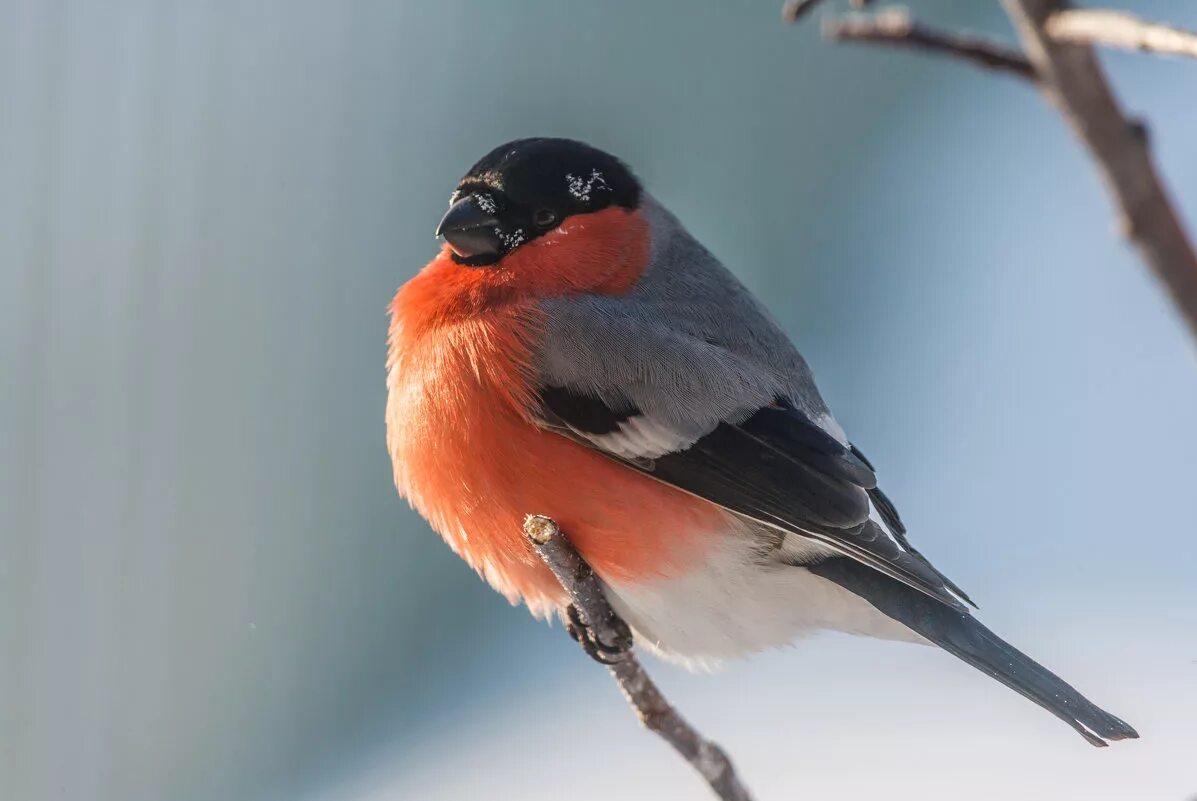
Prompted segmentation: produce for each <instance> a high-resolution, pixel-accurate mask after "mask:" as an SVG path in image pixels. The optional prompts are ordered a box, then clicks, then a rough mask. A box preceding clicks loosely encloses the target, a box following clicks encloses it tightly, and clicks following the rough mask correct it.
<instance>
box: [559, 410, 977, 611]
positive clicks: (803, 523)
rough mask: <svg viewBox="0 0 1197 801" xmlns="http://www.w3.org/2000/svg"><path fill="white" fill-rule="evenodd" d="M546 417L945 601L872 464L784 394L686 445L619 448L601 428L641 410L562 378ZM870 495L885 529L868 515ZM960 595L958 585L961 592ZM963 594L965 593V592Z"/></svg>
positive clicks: (947, 592) (615, 426)
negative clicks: (606, 440) (636, 451)
mask: <svg viewBox="0 0 1197 801" xmlns="http://www.w3.org/2000/svg"><path fill="white" fill-rule="evenodd" d="M540 400H541V407H542V414H543V418H544V424H545V425H546V427H548V428H550V429H552V430H554V431H557V432H558V433H562V434H564V435H566V436H569V437H571V438H572V439H574V440H576V441H578V442H580V443H582V444H584V445H587V446H588V447H592V448H594V449H596V450H598V451H600V452H602V453H605V454H607V455H608V456H611V457H612V458H615V459H618V460H619V461H621V462H623V463H625V464H627V465H629V466H630V467H632V468H634V469H637V470H640V471H641V472H644V473H647V474H648V475H651V476H652V477H653V478H656V479H657V480H659V481H663V482H665V483H666V484H670V485H672V486H675V487H678V488H679V489H683V490H686V491H687V492H690V493H693V494H694V495H697V496H699V497H701V498H705V499H706V500H708V501H711V502H712V503H715V504H718V505H720V506H722V507H724V508H725V509H728V510H730V511H732V512H735V513H737V514H740V515H743V516H745V517H748V518H751V519H753V520H757V521H759V522H761V523H764V524H767V525H769V526H772V527H774V528H777V529H780V530H783V531H789V532H793V533H795V534H800V535H802V536H806V537H810V538H812V539H815V540H818V541H820V542H822V543H824V544H825V545H828V546H829V547H831V548H833V549H835V550H837V551H839V552H841V553H844V554H846V555H848V556H850V557H852V558H854V559H856V560H857V561H860V562H862V563H864V564H866V565H868V566H870V567H872V568H874V569H876V570H878V571H880V572H882V573H885V574H886V575H889V576H891V577H893V578H895V579H898V580H899V581H902V582H904V583H906V584H908V585H910V586H911V587H913V588H915V589H917V590H920V591H921V592H923V593H925V594H927V595H929V596H931V597H933V598H936V599H937V600H939V601H942V602H944V603H946V604H948V605H950V606H953V607H957V608H960V607H961V604H960V601H959V600H958V599H957V597H956V596H955V595H953V593H954V592H955V593H958V590H956V588H955V585H953V584H952V583H951V582H950V581H948V579H947V578H945V577H944V576H943V575H941V574H940V573H939V571H937V570H936V569H935V568H934V567H932V566H931V565H930V563H928V562H927V560H926V559H924V558H923V557H922V556H921V555H920V554H919V553H918V551H915V550H914V549H913V548H910V547H909V546H908V545H907V544H906V539H905V529H904V528H902V526H901V521H900V520H899V519H898V517H897V512H896V510H894V508H893V504H891V503H889V500H888V499H887V498H886V497H885V496H884V494H882V493H881V492H880V490H878V489H877V481H876V477H875V476H874V474H873V470H872V467H871V466H870V465H869V463H868V462H867V461H866V460H865V459H864V458H863V456H862V455H861V454H860V452H859V451H857V450H856V449H855V448H850V447H845V446H844V445H842V444H841V443H840V442H839V441H838V440H836V439H835V438H834V437H832V436H831V435H830V434H828V433H827V432H826V431H825V430H824V429H823V428H821V427H820V426H819V425H817V424H816V423H815V422H814V421H813V420H811V419H809V418H808V417H807V416H806V415H805V414H803V413H802V412H801V411H800V410H798V409H797V408H795V407H794V406H793V405H792V404H791V403H789V402H788V401H787V400H786V399H784V398H779V399H778V400H777V401H776V402H775V403H774V404H773V405H771V406H768V407H765V408H762V409H760V410H758V411H757V412H755V413H754V414H752V415H751V416H750V417H748V419H746V420H744V421H743V422H740V423H728V422H723V423H720V424H719V425H717V426H716V427H715V428H714V430H712V431H710V432H709V433H707V434H706V435H705V436H702V437H701V438H699V439H697V441H694V442H693V443H688V444H687V445H686V446H685V447H682V448H680V449H678V450H675V451H672V452H669V453H665V454H663V455H660V454H654V455H652V456H651V457H629V456H627V455H626V453H625V454H624V455H617V454H615V453H612V452H611V450H608V449H607V448H605V447H604V446H603V437H604V436H605V435H611V434H613V433H614V432H617V431H620V430H621V429H622V428H623V427H624V426H625V425H626V424H628V423H629V422H635V421H637V420H638V419H643V418H642V415H641V412H640V410H639V409H636V408H635V407H633V406H632V405H630V404H626V403H625V404H622V405H620V406H619V407H613V406H612V405H608V404H607V403H605V402H603V401H602V400H600V399H598V398H595V397H592V396H588V395H585V394H582V393H578V392H575V391H572V390H570V389H566V388H563V387H543V388H542V389H541V392H540ZM870 501H872V505H873V506H876V508H877V510H878V514H879V515H880V516H881V517H882V520H884V521H885V523H886V525H887V526H889V527H890V528H891V529H894V533H893V536H890V535H889V534H888V533H887V532H886V531H885V530H884V529H883V528H882V527H881V526H879V525H877V523H876V522H874V521H873V520H871V519H869V513H870ZM959 595H960V596H961V597H964V595H963V593H959ZM966 600H967V599H966Z"/></svg>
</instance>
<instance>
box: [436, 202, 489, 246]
mask: <svg viewBox="0 0 1197 801" xmlns="http://www.w3.org/2000/svg"><path fill="white" fill-rule="evenodd" d="M498 225H499V221H498V220H497V219H496V218H495V216H494V215H493V214H489V213H488V212H486V211H485V210H484V209H483V208H482V206H481V205H479V203H478V198H476V197H474V196H473V195H466V196H465V197H463V198H462V199H461V200H459V201H457V202H456V203H454V204H453V205H452V206H450V207H449V210H448V211H447V212H445V216H444V217H442V218H441V223H440V225H438V226H437V227H436V235H437V236H443V237H444V238H445V241H446V242H448V243H449V247H451V248H453V252H454V253H456V254H457V255H458V256H461V257H462V258H465V259H469V258H475V257H485V256H497V255H499V253H500V252H501V251H502V246H503V243H502V240H500V239H499V234H498V232H497V231H496V230H495V229H496V228H497V227H498Z"/></svg>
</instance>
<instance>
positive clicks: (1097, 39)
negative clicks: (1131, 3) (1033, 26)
mask: <svg viewBox="0 0 1197 801" xmlns="http://www.w3.org/2000/svg"><path fill="white" fill-rule="evenodd" d="M1043 30H1044V31H1046V32H1047V35H1048V36H1050V37H1051V38H1052V39H1054V40H1055V41H1057V42H1071V43H1073V44H1089V45H1105V46H1107V47H1118V48H1121V49H1123V50H1143V51H1146V52H1150V53H1158V54H1160V55H1167V56H1188V57H1189V58H1197V32H1194V31H1186V30H1182V29H1180V28H1174V27H1171V26H1169V25H1162V24H1160V23H1157V22H1148V21H1147V20H1143V19H1139V18H1138V17H1136V16H1134V15H1133V14H1127V13H1126V12H1124V11H1109V10H1106V9H1096V8H1094V9H1088V8H1086V9H1080V8H1076V9H1063V10H1061V11H1056V12H1055V13H1053V14H1052V15H1051V16H1049V17H1048V18H1047V19H1046V20H1045V21H1044V23H1043Z"/></svg>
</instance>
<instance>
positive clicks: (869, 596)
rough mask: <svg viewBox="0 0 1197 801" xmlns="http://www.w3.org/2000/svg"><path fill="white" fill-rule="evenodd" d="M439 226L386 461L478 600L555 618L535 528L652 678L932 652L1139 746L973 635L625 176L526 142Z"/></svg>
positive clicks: (700, 255) (552, 583) (739, 296)
mask: <svg viewBox="0 0 1197 801" xmlns="http://www.w3.org/2000/svg"><path fill="white" fill-rule="evenodd" d="M449 202H450V206H449V210H448V212H447V213H446V214H445V216H444V218H443V219H442V220H441V222H440V226H439V227H438V228H437V231H436V232H437V234H438V235H439V236H443V237H444V239H445V245H444V246H443V247H442V249H441V251H440V252H439V253H438V254H437V256H436V257H435V258H434V259H433V260H432V261H431V262H430V263H429V264H428V265H427V266H426V267H425V268H424V269H423V270H422V271H421V272H420V273H419V274H418V275H416V276H415V277H414V278H412V279H411V280H410V281H408V282H407V283H406V284H405V285H404V286H403V287H402V288H400V290H399V292H398V293H397V294H396V296H395V298H394V301H393V302H392V304H391V306H390V312H391V317H392V320H391V327H390V336H389V357H388V378H387V386H388V390H389V393H388V400H387V409H386V422H387V444H388V448H389V450H390V455H391V459H392V461H393V464H394V474H395V483H396V485H397V486H398V489H399V492H400V493H401V494H402V495H403V496H404V497H405V498H407V500H408V501H409V502H410V503H411V504H412V506H413V507H415V509H417V510H418V511H419V512H420V513H421V514H422V515H423V516H424V517H425V518H427V520H428V521H429V523H431V525H432V527H433V528H434V529H436V530H437V531H438V532H439V533H440V534H441V536H442V537H444V539H445V541H446V542H447V543H448V544H449V546H450V547H451V548H452V549H453V550H454V551H455V552H456V553H457V554H458V555H460V556H461V557H462V558H463V559H465V560H466V562H468V563H469V564H470V565H471V566H472V567H473V568H474V569H475V570H476V571H478V572H479V573H480V574H481V575H482V576H483V577H484V578H485V579H486V580H487V581H488V582H489V583H490V584H491V585H492V586H493V587H494V588H495V589H496V590H498V591H499V592H501V593H503V594H504V595H506V596H507V597H508V598H509V599H510V600H511V601H512V602H516V601H518V600H523V601H524V602H525V603H527V604H528V606H529V607H530V609H531V610H532V611H533V613H534V614H538V615H544V616H549V615H551V614H553V613H555V612H561V611H562V610H563V609H564V607H565V606H566V604H567V602H568V601H567V598H566V597H565V594H564V592H563V590H562V588H561V586H560V584H559V583H558V582H557V580H556V579H555V578H554V576H553V575H552V573H551V572H550V571H549V570H548V569H547V568H546V567H545V566H544V564H543V563H542V562H541V560H540V559H539V558H538V557H537V555H536V553H535V552H534V551H533V550H532V549H531V547H530V546H529V543H528V542H527V540H526V539H525V538H524V536H523V533H522V528H521V526H522V522H523V520H524V517H525V515H527V514H529V513H537V514H543V515H548V516H550V517H552V518H554V519H555V520H556V521H557V522H558V523H559V524H560V525H561V527H562V530H563V531H564V532H566V534H567V535H568V537H569V539H570V541H571V542H572V543H573V545H574V546H575V547H576V548H577V549H578V551H579V552H580V553H581V554H582V556H583V557H584V558H585V559H586V560H587V561H588V562H589V563H590V565H591V566H592V567H593V568H594V570H595V572H596V573H597V575H598V576H599V577H600V578H601V580H602V582H603V584H604V588H605V590H606V593H607V595H608V598H609V600H610V602H611V605H612V606H613V607H614V609H615V610H616V611H617V612H618V613H619V614H620V615H621V616H622V617H623V618H624V619H625V620H626V621H627V623H628V624H629V625H630V626H631V628H632V630H633V632H634V634H635V637H636V640H637V642H639V643H641V644H642V645H643V646H645V647H647V648H649V649H652V650H653V651H655V652H656V653H658V654H659V655H661V656H662V657H665V658H667V659H672V660H675V661H678V662H681V663H683V664H686V665H689V666H705V665H711V664H715V663H718V662H720V661H723V660H726V659H729V658H733V657H738V656H742V655H746V654H749V653H751V652H754V651H758V650H761V649H764V648H769V647H772V646H778V645H781V644H783V643H788V642H790V641H791V640H793V639H795V638H796V637H798V636H800V635H802V634H803V633H806V632H809V631H812V630H818V629H833V630H839V631H845V632H852V633H855V634H865V635H871V636H874V637H882V638H886V639H893V640H906V641H914V642H922V643H933V644H935V645H938V646H940V647H941V648H943V649H945V650H946V651H948V652H950V653H951V654H953V655H955V656H957V657H959V658H960V659H962V660H964V661H965V662H967V663H969V664H970V665H973V666H974V667H976V668H978V669H979V670H981V671H983V672H985V673H987V674H989V675H990V676H992V677H993V678H995V679H997V680H998V681H1000V682H1002V683H1004V684H1006V685H1007V686H1009V687H1010V688H1012V689H1014V690H1016V691H1017V692H1019V693H1021V694H1022V695H1024V696H1026V697H1027V698H1029V699H1030V700H1032V701H1034V702H1035V703H1037V704H1039V705H1040V706H1042V707H1043V708H1045V709H1047V710H1048V711H1049V712H1051V713H1052V714H1054V715H1055V716H1056V717H1058V718H1060V719H1061V720H1063V721H1064V722H1066V723H1067V724H1068V725H1070V726H1072V727H1073V728H1074V729H1076V731H1077V732H1079V733H1080V734H1081V736H1082V737H1084V738H1085V739H1086V740H1087V741H1089V742H1090V743H1092V744H1093V745H1099V746H1101V745H1106V740H1121V739H1124V738H1131V737H1137V736H1138V735H1137V734H1136V733H1135V731H1134V729H1132V728H1131V727H1130V726H1128V725H1127V724H1126V723H1124V722H1123V721H1121V720H1119V719H1118V718H1116V717H1114V716H1113V715H1111V714H1109V713H1108V712H1105V711H1103V710H1102V709H1099V708H1098V707H1097V706H1095V705H1094V704H1092V703H1091V702H1090V701H1088V700H1087V699H1086V698H1084V697H1083V696H1082V695H1081V694H1080V693H1078V692H1077V691H1076V690H1074V689H1073V688H1072V687H1071V686H1069V685H1068V684H1066V683H1064V681H1062V680H1061V679H1060V678H1058V677H1057V676H1055V675H1053V674H1052V673H1051V672H1050V671H1048V670H1047V669H1045V668H1043V667H1042V666H1040V665H1039V664H1037V663H1036V662H1034V661H1033V660H1031V659H1030V658H1029V657H1027V656H1025V655H1024V654H1022V653H1021V652H1019V651H1018V650H1016V649H1015V648H1014V647H1012V646H1011V645H1009V644H1008V643H1006V642H1004V641H1003V640H1001V639H1000V638H999V637H997V636H996V635H995V634H993V633H992V632H991V631H989V629H987V628H985V627H984V626H983V625H981V623H979V622H977V621H976V620H975V619H974V618H973V617H972V615H971V614H970V613H969V611H968V610H967V608H966V607H965V603H971V602H969V601H968V598H967V597H966V596H965V595H964V593H963V592H962V591H961V590H960V589H959V588H958V587H956V585H954V584H953V583H952V582H951V581H950V580H949V579H948V578H947V577H945V576H944V575H943V574H942V573H940V572H939V571H938V570H936V569H935V568H934V567H933V566H932V565H931V563H930V562H928V561H927V559H926V558H925V557H923V555H922V554H920V553H919V552H918V551H917V550H915V548H914V547H913V546H912V545H911V544H910V543H909V541H908V540H907V537H906V529H905V527H904V526H903V524H902V522H901V520H900V519H899V517H898V513H897V511H896V510H895V509H894V506H893V504H892V503H890V501H889V499H888V498H886V496H885V495H884V494H883V493H882V491H881V489H880V488H879V487H878V486H877V481H876V478H875V475H874V470H873V466H872V465H871V464H870V463H869V461H868V459H866V458H865V456H864V454H862V453H861V452H860V450H858V449H857V448H856V446H855V445H853V444H852V442H851V441H850V440H849V439H848V437H847V436H846V435H845V433H844V431H843V429H842V428H841V427H840V425H839V424H838V423H837V422H836V421H835V418H833V417H832V415H831V412H830V411H829V410H828V408H827V405H826V404H825V403H824V402H823V399H822V397H820V395H819V391H818V389H817V388H816V387H815V383H814V380H813V378H812V376H811V371H810V369H809V368H808V367H807V365H806V362H805V361H804V360H803V358H802V356H801V355H799V353H798V351H797V350H796V349H795V348H794V346H793V345H792V344H791V343H790V342H789V340H788V339H787V338H786V336H785V334H784V333H782V331H781V329H780V328H779V326H778V325H777V323H776V322H775V321H774V319H773V318H772V317H771V316H770V315H769V313H768V312H767V311H766V310H765V308H764V307H763V306H762V305H761V304H760V303H759V302H758V301H757V300H756V299H755V298H753V297H752V296H751V295H750V294H749V293H748V291H747V290H746V289H745V288H744V287H743V286H742V285H741V284H740V283H739V282H738V281H737V280H736V278H735V277H734V276H733V275H732V274H731V273H730V272H729V271H728V270H727V269H726V268H725V267H724V266H723V265H722V264H720V262H719V261H718V260H717V259H716V258H715V257H714V256H712V255H711V254H710V253H709V252H708V251H707V250H706V249H705V248H703V246H702V245H701V244H699V243H698V241H696V240H695V239H694V238H693V237H692V236H691V235H690V234H689V233H687V231H686V230H685V228H683V227H682V225H681V223H679V222H678V220H677V219H676V218H675V217H674V216H673V215H671V214H670V213H669V212H668V211H667V210H666V209H665V208H664V207H662V206H661V205H660V204H659V203H658V202H657V201H655V200H654V199H653V198H652V197H651V196H650V195H649V194H648V193H647V192H645V191H644V189H643V188H642V186H641V184H640V182H639V181H638V180H637V178H636V177H635V176H634V175H633V174H632V172H631V171H630V170H629V169H628V167H627V166H625V165H624V164H623V163H622V162H621V161H619V160H618V159H616V158H615V157H614V156H611V155H609V154H607V153H605V152H603V151H601V150H598V149H596V148H593V147H590V146H588V145H585V144H583V143H581V142H576V141H571V140H566V139H547V138H546V139H521V140H518V141H514V142H509V143H507V144H505V145H502V146H501V147H498V148H496V149H495V150H493V151H491V152H490V153H488V154H487V155H486V156H484V157H483V158H482V159H481V160H480V161H479V162H478V163H477V164H475V165H474V166H473V167H472V168H471V169H470V170H469V172H467V173H466V175H465V177H464V178H462V179H461V182H460V183H459V184H458V185H457V188H456V190H455V191H454V192H453V195H452V197H451V198H450V201H449Z"/></svg>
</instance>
